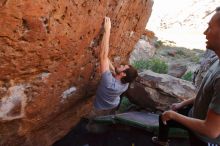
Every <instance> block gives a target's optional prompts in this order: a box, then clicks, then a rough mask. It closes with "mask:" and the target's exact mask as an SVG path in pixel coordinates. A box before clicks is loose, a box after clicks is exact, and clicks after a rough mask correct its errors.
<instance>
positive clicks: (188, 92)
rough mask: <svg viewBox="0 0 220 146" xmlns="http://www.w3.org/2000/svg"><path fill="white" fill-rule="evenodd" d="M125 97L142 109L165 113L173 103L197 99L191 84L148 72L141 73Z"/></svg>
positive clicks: (165, 75)
mask: <svg viewBox="0 0 220 146" xmlns="http://www.w3.org/2000/svg"><path fill="white" fill-rule="evenodd" d="M125 95H126V96H127V97H128V99H129V100H130V101H131V102H132V103H135V104H137V105H139V106H140V107H142V108H145V109H148V110H149V109H150V110H153V111H157V110H159V111H164V110H168V109H169V108H170V105H171V104H172V103H175V102H180V101H182V100H185V99H188V98H192V97H195V96H196V92H195V87H194V86H193V85H192V83H191V82H188V81H185V80H182V79H178V78H175V77H172V76H170V75H167V74H158V73H154V72H152V71H150V70H147V71H144V72H141V73H139V77H138V78H137V80H136V81H135V82H134V83H133V84H131V85H130V87H129V89H128V90H127V91H126V94H125Z"/></svg>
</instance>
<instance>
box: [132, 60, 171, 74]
mask: <svg viewBox="0 0 220 146" xmlns="http://www.w3.org/2000/svg"><path fill="white" fill-rule="evenodd" d="M132 65H133V66H134V67H135V68H136V69H138V70H139V69H149V70H152V71H153V72H156V73H164V74H166V73H167V72H168V65H167V64H166V63H165V62H164V61H162V60H160V59H158V58H153V59H150V60H139V61H134V63H133V64H132Z"/></svg>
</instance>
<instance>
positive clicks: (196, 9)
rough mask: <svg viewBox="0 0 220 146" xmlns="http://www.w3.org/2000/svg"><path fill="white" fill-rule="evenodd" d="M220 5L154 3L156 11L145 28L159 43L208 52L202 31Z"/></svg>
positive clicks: (209, 0) (213, 1)
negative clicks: (169, 43)
mask: <svg viewBox="0 0 220 146" xmlns="http://www.w3.org/2000/svg"><path fill="white" fill-rule="evenodd" d="M217 6H220V0H202V1H201V0H154V5H153V11H152V14H151V17H150V19H149V21H148V24H147V26H146V28H147V29H149V30H152V31H153V32H154V33H155V34H156V36H157V37H158V38H159V39H160V40H169V41H174V42H176V46H182V47H187V48H189V49H193V48H196V49H202V50H204V49H205V46H206V45H205V42H206V39H205V36H204V35H203V32H204V31H205V30H206V28H207V26H208V25H207V23H208V22H209V20H210V19H211V16H212V15H213V14H214V13H212V14H210V15H208V16H207V14H209V13H210V12H211V11H213V10H215V8H216V7H217Z"/></svg>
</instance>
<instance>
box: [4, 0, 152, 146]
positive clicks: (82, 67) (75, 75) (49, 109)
mask: <svg viewBox="0 0 220 146" xmlns="http://www.w3.org/2000/svg"><path fill="white" fill-rule="evenodd" d="M151 7H152V1H151V0H140V1H134V0H132V1H128V0H118V1H116V0H107V1H104V0H93V1H88V0H81V1H80V0H62V1H60V0H56V1H52V0H38V1H30V0H29V1H28V0H16V1H12V0H2V1H0V26H1V28H0V29H1V31H0V62H1V65H0V129H1V130H0V145H4V146H6V145H13V146H17V145H19V146H20V145H22V146H47V145H51V144H52V143H53V142H54V141H55V140H57V139H59V138H60V137H62V136H63V135H64V134H66V133H67V132H68V131H69V130H70V128H71V127H72V126H74V125H75V124H76V123H77V122H78V121H79V119H80V117H82V116H83V115H84V114H86V113H88V111H89V110H91V104H92V99H91V98H89V97H91V95H93V94H94V91H95V88H96V86H95V85H96V84H97V80H98V79H99V74H98V67H97V66H98V63H97V62H98V60H97V59H98V58H97V54H98V52H99V42H100V39H101V36H102V31H103V29H102V27H101V26H102V22H103V18H104V16H106V15H107V16H110V17H111V19H112V34H111V40H110V42H111V46H110V48H111V51H110V56H111V59H113V60H114V63H120V62H124V61H127V60H128V57H129V53H130V52H131V50H132V48H133V46H134V45H135V43H136V42H137V40H138V39H139V38H140V36H141V34H142V33H143V32H144V29H145V25H146V23H147V21H148V18H149V16H150V14H151Z"/></svg>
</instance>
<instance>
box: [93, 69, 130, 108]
mask: <svg viewBox="0 0 220 146" xmlns="http://www.w3.org/2000/svg"><path fill="white" fill-rule="evenodd" d="M127 89H128V83H126V84H123V83H122V82H121V81H120V80H117V79H115V78H114V77H113V76H112V73H111V72H110V71H106V72H104V73H103V74H102V76H101V81H100V83H99V86H98V89H97V91H96V98H95V102H94V107H95V108H96V109H98V110H108V109H113V108H115V107H117V106H118V104H119V102H120V95H121V94H122V93H123V92H124V91H126V90H127Z"/></svg>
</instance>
